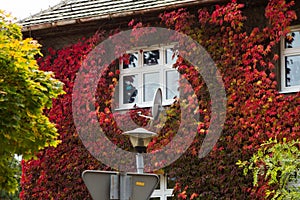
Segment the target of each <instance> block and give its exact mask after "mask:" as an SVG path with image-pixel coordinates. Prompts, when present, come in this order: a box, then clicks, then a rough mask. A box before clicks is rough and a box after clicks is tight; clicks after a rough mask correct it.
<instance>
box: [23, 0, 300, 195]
mask: <svg viewBox="0 0 300 200" xmlns="http://www.w3.org/2000/svg"><path fill="white" fill-rule="evenodd" d="M293 5H294V3H293V1H291V2H289V3H287V2H286V1H283V0H270V1H269V3H268V5H267V6H266V8H265V18H266V20H267V24H265V26H264V27H254V28H252V29H251V30H247V31H245V28H244V25H245V24H246V23H247V18H246V17H245V16H244V15H243V12H242V10H243V7H244V6H243V5H242V4H238V3H236V1H232V2H231V3H228V4H227V5H224V6H216V7H215V9H214V10H213V11H212V12H209V11H207V10H206V9H200V10H199V12H198V15H197V16H195V15H193V14H190V13H189V12H188V11H186V10H185V9H179V10H177V11H173V12H166V13H163V14H161V16H160V17H161V20H162V24H164V25H165V26H167V27H169V28H172V29H175V30H177V31H180V32H183V33H185V34H187V35H189V36H191V37H192V38H193V39H194V40H196V41H197V42H199V44H201V45H202V46H203V47H205V48H206V50H207V51H208V52H209V53H210V55H211V57H212V58H213V59H214V61H215V63H216V64H217V66H218V68H219V70H220V71H221V73H222V77H223V81H224V84H225V88H226V93H227V100H228V102H227V113H226V116H227V117H226V123H225V125H224V128H223V132H222V135H221V138H220V139H219V141H218V143H217V144H216V146H215V148H214V150H213V151H212V152H211V153H210V154H209V155H208V156H206V157H205V158H202V159H199V158H198V150H199V149H200V145H201V142H202V140H203V137H204V136H205V134H207V130H208V127H209V123H210V99H209V95H208V93H207V88H206V86H205V82H204V81H203V80H199V78H198V74H197V73H196V71H195V69H194V67H193V66H190V65H189V64H188V63H187V62H185V61H184V59H182V58H179V59H178V60H177V63H176V64H175V67H176V68H177V69H178V71H179V72H180V73H181V74H183V75H184V77H185V78H186V79H187V80H189V82H190V83H191V84H192V86H193V88H194V90H195V93H196V94H197V96H198V99H199V113H200V116H201V119H200V122H199V126H198V134H197V137H196V139H195V141H194V142H193V144H192V145H191V147H190V148H189V150H188V151H187V152H186V153H185V154H184V155H183V156H181V158H180V159H179V160H178V161H176V162H175V163H173V164H172V165H171V166H169V167H166V168H165V171H166V172H167V173H168V174H169V175H170V176H173V177H176V182H177V184H176V186H175V193H176V196H175V198H177V199H197V198H200V199H262V198H263V195H264V191H265V189H266V188H267V187H269V186H268V185H267V183H266V182H264V180H260V181H261V184H260V185H261V187H258V188H254V187H253V186H252V180H251V177H250V176H247V177H244V176H243V175H242V170H241V169H239V168H238V167H237V166H236V162H237V161H238V160H240V159H241V160H245V159H247V158H249V157H250V156H251V155H252V154H253V153H254V152H256V150H257V149H258V148H259V145H260V144H261V143H262V142H264V141H265V140H267V139H268V138H271V137H273V138H274V137H277V138H282V137H286V138H288V139H296V138H298V137H299V136H300V121H299V115H300V106H299V105H300V94H299V93H297V94H293V95H283V94H280V93H279V92H278V91H277V82H276V77H275V65H276V64H277V62H278V55H277V54H276V53H275V51H274V50H275V48H276V47H277V45H278V43H279V42H280V38H281V37H282V36H284V35H285V34H286V33H287V32H288V28H287V27H288V26H289V25H290V23H291V22H292V21H293V20H295V19H296V16H295V13H294V11H292V10H291V7H292V6H293ZM133 24H134V21H132V22H131V23H130V25H133ZM137 25H138V26H141V24H140V23H138V24H137ZM137 37H141V36H140V35H138V34H137ZM102 39H103V37H101V35H100V34H96V35H95V36H94V37H92V38H90V39H87V40H82V41H79V42H78V43H77V44H75V45H73V46H70V47H66V48H64V49H61V50H58V51H54V50H49V55H48V56H47V57H45V58H43V59H40V60H39V63H40V67H41V69H43V70H51V71H54V73H55V74H56V78H58V79H60V80H61V81H63V82H64V83H65V91H66V92H67V94H65V95H64V96H61V97H60V98H59V99H57V100H55V101H54V105H53V107H52V109H51V110H49V111H46V112H47V114H48V115H49V117H50V119H51V121H53V122H55V123H56V124H57V128H58V130H59V132H60V139H61V140H62V142H61V144H60V145H59V146H58V147H57V148H48V149H46V150H45V151H42V152H40V153H39V154H38V159H37V160H31V161H29V162H26V163H25V162H23V163H22V170H23V174H22V180H21V186H22V192H21V195H20V196H21V199H89V198H90V197H89V195H88V192H87V190H86V188H85V185H84V184H83V182H82V179H81V173H82V172H83V171H84V170H86V169H108V167H106V166H104V165H102V164H101V163H99V162H98V161H96V159H94V158H93V157H92V156H91V155H90V154H89V153H88V152H87V150H86V149H85V148H84V146H83V145H82V143H81V141H80V139H79V138H78V135H77V133H76V129H75V127H74V123H73V119H72V107H71V106H72V88H73V84H74V79H75V76H76V72H77V71H78V69H79V67H80V66H81V64H82V61H83V60H84V59H85V58H86V56H87V54H88V53H89V52H90V51H91V50H92V48H93V47H94V46H95V45H96V44H97V43H98V42H99V41H101V40H102ZM116 69H117V67H116V63H114V64H112V66H111V67H110V68H108V69H107V70H106V71H105V72H104V73H105V75H106V76H105V77H106V79H104V78H103V79H101V80H99V86H101V87H98V94H101V95H96V99H97V101H96V103H95V107H96V108H98V107H99V109H97V116H98V119H99V123H100V125H101V126H102V127H103V129H105V130H106V131H107V135H108V137H109V138H110V139H111V140H112V141H113V142H114V143H115V144H117V145H119V146H120V147H122V148H124V149H128V148H129V143H128V141H124V139H123V138H122V137H120V134H121V132H120V130H118V127H117V125H116V123H114V119H113V115H112V112H111V104H112V103H113V102H111V100H110V99H111V98H112V97H113V92H114V88H115V86H116V84H117V80H118V75H119V71H118V70H116ZM195 77H197V78H195ZM100 107H101V108H100ZM141 111H143V112H148V111H147V110H141ZM177 111H178V105H177V104H174V105H172V106H171V112H170V113H169V117H170V116H172V117H173V118H172V119H171V117H170V118H169V119H171V120H169V121H167V124H168V125H167V126H166V127H165V128H164V129H163V130H162V132H161V135H160V136H159V137H158V138H156V139H154V140H153V142H152V143H151V144H150V146H149V151H151V150H157V149H159V148H160V147H161V146H163V145H166V144H167V143H168V142H169V141H170V139H171V138H172V137H173V136H174V134H175V133H174V132H172V129H174V127H177V126H178V124H177V121H178V120H174V119H177V118H176V117H178V113H177ZM131 115H132V118H133V119H134V120H136V121H137V122H138V121H140V119H139V118H138V117H137V115H136V114H135V113H134V111H132V113H131ZM117 117H122V116H117ZM122 120H123V122H124V123H126V119H122ZM181 120H184V118H181ZM183 122H184V121H183ZM140 123H141V124H140V125H145V123H146V122H145V121H143V122H140Z"/></svg>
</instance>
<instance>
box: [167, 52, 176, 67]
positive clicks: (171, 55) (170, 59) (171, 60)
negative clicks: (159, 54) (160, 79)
mask: <svg viewBox="0 0 300 200" xmlns="http://www.w3.org/2000/svg"><path fill="white" fill-rule="evenodd" d="M176 59H177V56H176V55H174V49H173V48H169V49H166V64H168V65H173V64H174V63H175V62H176Z"/></svg>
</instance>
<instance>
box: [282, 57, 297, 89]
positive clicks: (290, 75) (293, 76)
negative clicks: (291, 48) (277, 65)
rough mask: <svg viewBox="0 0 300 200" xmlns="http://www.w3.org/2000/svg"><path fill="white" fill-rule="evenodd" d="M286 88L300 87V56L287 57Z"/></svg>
mask: <svg viewBox="0 0 300 200" xmlns="http://www.w3.org/2000/svg"><path fill="white" fill-rule="evenodd" d="M285 76H286V78H285V82H286V83H285V84H286V87H291V86H296V85H300V56H286V57H285Z"/></svg>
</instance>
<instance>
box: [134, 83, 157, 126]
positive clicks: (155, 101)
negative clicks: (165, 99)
mask: <svg viewBox="0 0 300 200" xmlns="http://www.w3.org/2000/svg"><path fill="white" fill-rule="evenodd" d="M161 111H163V107H162V91H161V89H160V88H157V90H156V92H155V94H154V98H153V103H152V108H151V114H152V117H151V116H147V115H142V113H141V112H138V115H139V116H141V117H145V118H147V119H151V120H157V119H158V116H159V114H160V113H161Z"/></svg>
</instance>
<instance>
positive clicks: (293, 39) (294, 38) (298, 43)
mask: <svg viewBox="0 0 300 200" xmlns="http://www.w3.org/2000/svg"><path fill="white" fill-rule="evenodd" d="M295 47H300V32H299V31H295V32H291V33H289V34H288V35H287V36H286V38H285V48H295Z"/></svg>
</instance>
